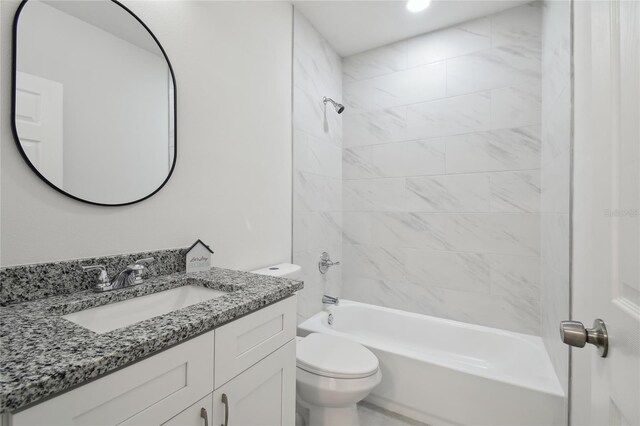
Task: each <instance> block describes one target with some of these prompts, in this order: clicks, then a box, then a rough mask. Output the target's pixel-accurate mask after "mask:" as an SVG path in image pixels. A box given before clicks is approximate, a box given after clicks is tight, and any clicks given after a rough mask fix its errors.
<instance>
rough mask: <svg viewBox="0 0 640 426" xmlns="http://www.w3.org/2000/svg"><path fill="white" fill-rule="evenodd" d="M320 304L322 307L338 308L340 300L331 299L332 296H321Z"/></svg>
mask: <svg viewBox="0 0 640 426" xmlns="http://www.w3.org/2000/svg"><path fill="white" fill-rule="evenodd" d="M322 304H323V305H336V306H338V305H339V304H340V299H339V298H337V297H333V296H328V295H326V294H325V295H324V296H322Z"/></svg>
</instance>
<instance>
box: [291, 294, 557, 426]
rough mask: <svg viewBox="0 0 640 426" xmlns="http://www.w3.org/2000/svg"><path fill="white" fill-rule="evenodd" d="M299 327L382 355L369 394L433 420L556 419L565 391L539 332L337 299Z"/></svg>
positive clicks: (479, 422)
mask: <svg viewBox="0 0 640 426" xmlns="http://www.w3.org/2000/svg"><path fill="white" fill-rule="evenodd" d="M329 311H330V312H331V313H332V314H333V325H329V324H328V322H327V317H328V312H320V313H318V314H316V315H314V316H313V317H311V318H309V319H308V320H306V321H305V322H303V323H302V324H300V325H299V326H298V330H299V334H300V335H302V336H304V335H306V334H308V333H311V332H319V333H329V334H335V335H338V336H343V337H347V338H350V339H353V340H355V341H357V342H359V343H361V344H363V345H365V346H366V347H368V348H369V349H370V350H372V351H373V352H374V353H375V354H376V356H377V357H378V359H379V360H380V366H381V369H382V383H381V384H380V385H379V386H378V387H377V388H376V389H375V390H374V391H373V392H372V393H371V395H370V396H369V397H368V398H367V401H369V402H371V403H373V404H375V405H378V406H381V407H383V408H386V409H388V410H391V411H395V412H397V413H400V414H404V415H406V416H408V417H411V418H414V419H416V420H419V421H422V422H425V423H428V424H430V425H449V424H461V425H561V424H566V419H565V415H564V412H565V410H564V404H565V402H564V401H565V396H564V393H563V391H562V388H561V387H560V383H559V382H558V379H557V377H556V375H555V373H554V370H553V367H552V366H551V362H550V360H549V357H548V355H547V352H546V351H545V349H544V345H543V343H542V339H541V338H540V337H535V336H530V335H526V334H520V333H514V332H509V331H504V330H499V329H495V328H489V327H483V326H478V325H472V324H466V323H462V322H457V321H450V320H445V319H440V318H435V317H431V316H427V315H419V314H413V313H410V312H405V311H400V310H396V309H389V308H383V307H379V306H374V305H367V304H364V303H358V302H352V301H348V300H341V301H340V305H339V306H333V307H331V308H329Z"/></svg>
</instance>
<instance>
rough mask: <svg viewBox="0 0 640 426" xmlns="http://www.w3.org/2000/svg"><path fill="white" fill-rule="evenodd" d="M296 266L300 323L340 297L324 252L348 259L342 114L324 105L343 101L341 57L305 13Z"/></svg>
mask: <svg viewBox="0 0 640 426" xmlns="http://www.w3.org/2000/svg"><path fill="white" fill-rule="evenodd" d="M293 49H294V52H293V58H294V64H293V85H294V88H293V156H294V161H293V194H294V199H293V262H294V263H296V264H298V265H301V266H302V271H303V272H302V274H303V275H302V279H303V280H304V283H305V285H304V289H303V290H302V291H301V292H300V293H299V295H298V319H299V321H301V320H304V319H306V318H308V317H310V316H312V315H313V314H315V313H316V312H318V311H319V310H320V309H322V303H321V300H322V295H323V294H325V293H327V294H331V295H334V296H339V293H340V283H341V274H340V269H339V268H337V267H335V268H331V269H330V270H329V271H328V272H327V274H326V275H322V274H320V272H319V271H318V260H320V254H321V253H322V252H323V251H327V252H329V253H330V254H331V258H332V259H333V260H341V257H342V232H341V228H342V194H341V192H342V190H341V186H342V164H341V163H342V116H340V115H338V114H337V113H336V112H335V110H334V109H333V108H332V107H331V105H328V106H327V108H326V110H325V108H324V105H323V103H322V98H323V96H327V97H331V98H333V99H335V100H336V101H338V102H340V100H341V99H342V67H341V63H340V57H339V56H338V55H337V54H336V53H335V52H334V50H333V49H332V48H331V46H329V44H328V43H327V42H326V41H325V40H324V39H323V38H322V37H321V36H320V34H319V33H318V32H317V31H316V30H315V29H314V28H313V26H311V24H310V23H309V21H307V19H306V18H305V17H304V16H302V15H301V14H300V13H299V12H297V11H296V12H295V14H294V46H293Z"/></svg>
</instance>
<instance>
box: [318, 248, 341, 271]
mask: <svg viewBox="0 0 640 426" xmlns="http://www.w3.org/2000/svg"><path fill="white" fill-rule="evenodd" d="M339 264H340V262H333V261H332V260H331V256H329V253H327V252H326V251H323V252H322V254H321V255H320V261H319V262H318V269H319V270H320V273H321V274H326V273H327V271H328V270H329V268H330V267H332V266H337V265H339Z"/></svg>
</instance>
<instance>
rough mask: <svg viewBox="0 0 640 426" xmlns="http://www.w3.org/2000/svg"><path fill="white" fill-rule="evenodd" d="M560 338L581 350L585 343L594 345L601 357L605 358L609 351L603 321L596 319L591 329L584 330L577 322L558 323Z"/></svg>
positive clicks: (607, 336) (607, 337)
mask: <svg viewBox="0 0 640 426" xmlns="http://www.w3.org/2000/svg"><path fill="white" fill-rule="evenodd" d="M560 338H561V339H562V341H563V342H564V343H566V344H567V345H569V346H575V347H576V348H583V347H584V346H585V345H586V344H587V343H590V344H592V345H595V346H596V347H597V348H598V352H599V353H600V356H601V357H603V358H604V357H606V356H607V352H608V351H609V335H608V334H607V327H606V326H605V324H604V321H602V320H601V319H597V320H595V321H594V322H593V328H585V327H584V325H583V324H582V323H581V322H579V321H562V322H561V323H560Z"/></svg>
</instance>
